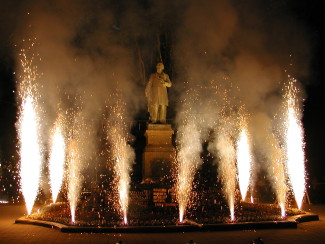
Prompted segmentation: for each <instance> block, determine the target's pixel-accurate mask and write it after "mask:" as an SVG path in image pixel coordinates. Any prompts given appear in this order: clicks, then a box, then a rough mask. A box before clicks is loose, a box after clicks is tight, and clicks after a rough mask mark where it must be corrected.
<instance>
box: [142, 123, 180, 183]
mask: <svg viewBox="0 0 325 244" xmlns="http://www.w3.org/2000/svg"><path fill="white" fill-rule="evenodd" d="M173 134H174V131H173V130H172V128H171V125H170V124H148V128H147V130H146V132H145V137H146V142H147V143H146V147H145V150H144V153H143V164H142V179H143V180H144V181H146V180H148V179H152V180H154V181H159V180H161V179H162V178H163V177H164V176H166V175H168V176H170V175H171V174H170V173H171V166H172V162H173V160H174V158H175V154H176V150H175V148H174V146H173V144H172V135H173Z"/></svg>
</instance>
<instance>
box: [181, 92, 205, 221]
mask: <svg viewBox="0 0 325 244" xmlns="http://www.w3.org/2000/svg"><path fill="white" fill-rule="evenodd" d="M187 94H189V95H190V96H191V99H189V100H185V101H184V103H183V106H184V107H185V109H184V111H183V113H181V114H180V115H179V116H180V119H179V120H180V121H181V122H180V123H179V124H180V126H179V127H178V136H177V148H178V153H177V159H176V161H177V166H176V168H177V176H176V195H177V201H178V206H179V207H178V208H179V221H180V222H181V223H182V222H183V221H184V216H185V213H186V209H187V207H188V205H189V204H190V199H191V194H192V189H193V180H194V175H195V172H196V170H197V169H198V167H199V166H200V165H201V163H202V160H201V158H200V153H201V151H202V141H201V137H202V135H201V131H200V129H199V126H198V121H199V120H198V119H199V118H198V117H197V116H196V114H195V111H193V109H192V105H193V104H192V103H193V102H195V101H197V93H196V91H194V90H192V89H189V90H188V91H187Z"/></svg>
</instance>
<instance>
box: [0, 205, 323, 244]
mask: <svg viewBox="0 0 325 244" xmlns="http://www.w3.org/2000/svg"><path fill="white" fill-rule="evenodd" d="M304 209H305V210H309V211H312V212H314V213H316V214H318V215H319V217H320V220H319V221H313V222H306V223H301V224H299V225H298V228H297V229H273V230H250V231H223V232H193V233H170V234H163V233H162V234H159V233H157V234H147V233H144V234H69V233H62V232H60V231H59V230H55V229H50V228H45V227H40V226H34V225H22V224H14V221H15V219H17V218H19V217H21V216H23V215H24V213H25V210H24V207H22V206H0V243H1V244H7V243H15V244H16V243H42V244H50V243H107V244H110V243H111V244H115V243H117V242H119V241H122V242H123V243H130V244H133V243H141V244H142V243H150V244H151V243H159V244H160V243H168V244H173V243H177V244H179V243H180V244H181V243H184V244H185V243H188V242H189V241H190V240H194V242H195V243H207V244H208V243H227V244H228V243H247V244H248V243H251V241H252V240H254V239H256V238H257V237H261V238H262V239H263V241H264V243H265V244H271V243H277V244H278V243H308V244H312V243H322V244H323V243H325V205H306V206H304Z"/></svg>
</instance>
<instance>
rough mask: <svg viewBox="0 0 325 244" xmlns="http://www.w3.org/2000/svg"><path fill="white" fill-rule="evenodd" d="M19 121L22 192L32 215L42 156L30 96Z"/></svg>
mask: <svg viewBox="0 0 325 244" xmlns="http://www.w3.org/2000/svg"><path fill="white" fill-rule="evenodd" d="M21 110H22V111H21V117H20V120H19V140H20V158H21V162H20V177H21V182H20V183H21V191H22V193H23V196H24V198H25V202H26V208H27V212H28V214H30V213H31V211H32V208H33V205H34V201H35V199H36V196H37V192H38V184H39V178H40V167H41V163H42V162H41V156H40V147H39V142H38V121H37V116H36V112H35V104H34V100H33V99H32V97H30V96H28V97H27V98H26V99H25V100H24V101H23V103H22V109H21Z"/></svg>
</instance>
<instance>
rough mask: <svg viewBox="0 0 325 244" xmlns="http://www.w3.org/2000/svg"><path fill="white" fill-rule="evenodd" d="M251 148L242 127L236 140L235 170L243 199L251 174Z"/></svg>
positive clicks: (243, 198)
mask: <svg viewBox="0 0 325 244" xmlns="http://www.w3.org/2000/svg"><path fill="white" fill-rule="evenodd" d="M251 163H252V156H251V149H250V142H249V139H248V135H247V130H246V129H245V128H244V129H242V131H241V132H240V135H239V139H238V141H237V170H238V183H239V190H240V193H241V196H242V200H243V201H244V200H245V198H246V194H247V190H248V186H249V181H250V175H251Z"/></svg>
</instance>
